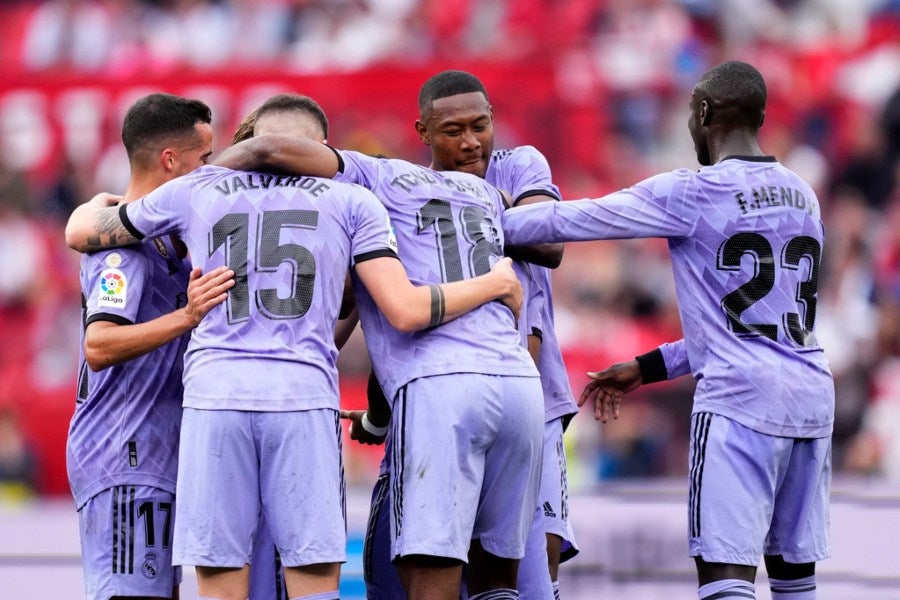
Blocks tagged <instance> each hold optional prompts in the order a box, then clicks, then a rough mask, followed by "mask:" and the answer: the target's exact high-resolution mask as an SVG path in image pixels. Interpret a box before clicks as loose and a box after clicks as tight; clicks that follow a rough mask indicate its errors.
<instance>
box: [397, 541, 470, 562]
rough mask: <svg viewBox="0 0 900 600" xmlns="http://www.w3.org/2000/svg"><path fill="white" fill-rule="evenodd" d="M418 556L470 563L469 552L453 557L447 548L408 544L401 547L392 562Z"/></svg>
mask: <svg viewBox="0 0 900 600" xmlns="http://www.w3.org/2000/svg"><path fill="white" fill-rule="evenodd" d="M416 554H420V555H422V556H433V557H436V558H451V559H455V560H459V561H462V562H463V563H468V562H469V556H468V554H469V553H468V551H466V552H464V553H457V554H455V555H451V554H450V553H449V552H448V551H447V546H440V547H435V546H429V547H427V548H426V547H416V546H414V545H411V544H407V546H406V547H401V548H399V549H397V550H395V551H394V557H393V558H392V559H391V562H394V561H396V560H397V559H398V558H403V557H404V556H413V555H416Z"/></svg>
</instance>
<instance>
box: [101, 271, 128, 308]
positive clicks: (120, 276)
mask: <svg viewBox="0 0 900 600" xmlns="http://www.w3.org/2000/svg"><path fill="white" fill-rule="evenodd" d="M107 260H108V259H107ZM127 292H128V279H127V278H126V277H125V273H123V272H122V271H120V270H119V269H105V270H104V271H103V272H102V273H101V274H100V289H99V297H98V298H97V306H110V307H113V308H125V302H126V301H127Z"/></svg>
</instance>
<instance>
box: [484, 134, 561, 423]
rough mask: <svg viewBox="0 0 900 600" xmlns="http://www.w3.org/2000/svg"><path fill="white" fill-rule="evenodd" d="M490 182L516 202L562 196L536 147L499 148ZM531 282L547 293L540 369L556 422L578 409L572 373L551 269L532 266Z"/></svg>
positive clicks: (548, 406) (493, 157)
mask: <svg viewBox="0 0 900 600" xmlns="http://www.w3.org/2000/svg"><path fill="white" fill-rule="evenodd" d="M484 178H485V179H486V180H487V181H488V182H489V183H492V184H493V185H495V186H497V187H498V188H500V189H503V190H506V191H508V192H509V193H510V194H511V195H512V197H513V204H514V205H515V204H518V202H519V201H521V200H523V199H525V198H527V197H529V196H534V195H537V194H542V195H546V196H550V197H552V198H557V199H559V198H560V194H559V189H558V188H557V187H556V185H554V184H553V181H552V178H551V175H550V165H549V164H547V159H546V158H544V155H543V154H541V153H540V152H538V150H537V149H536V148H534V147H533V146H519V147H517V148H505V149H502V150H495V151H494V153H493V154H492V155H491V161H490V163H488V169H487V173H486V174H485V177H484ZM530 273H531V277H532V283H531V285H533V286H535V287H538V288H540V290H541V291H542V292H543V299H544V302H543V305H542V307H541V311H542V313H543V316H542V319H541V321H542V328H541V334H542V335H541V353H540V359H539V361H538V371H540V373H541V386H542V387H543V389H544V412H545V415H544V418H545V419H546V420H547V421H552V420H553V419H556V418H558V417H562V416H564V415H571V414H574V413H577V412H578V406H577V405H576V404H575V398H574V397H573V395H572V386H571V383H570V381H569V373H568V371H567V370H566V364H565V362H564V361H563V356H562V350H561V349H560V347H559V341H558V340H557V339H556V329H555V326H554V317H553V295H552V289H551V285H550V269H548V268H546V267H541V266H538V265H531V269H530Z"/></svg>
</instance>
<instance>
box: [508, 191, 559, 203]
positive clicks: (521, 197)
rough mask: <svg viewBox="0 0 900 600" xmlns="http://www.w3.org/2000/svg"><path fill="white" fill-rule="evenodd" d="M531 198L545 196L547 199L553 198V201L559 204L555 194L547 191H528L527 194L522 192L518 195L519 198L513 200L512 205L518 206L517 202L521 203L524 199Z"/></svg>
mask: <svg viewBox="0 0 900 600" xmlns="http://www.w3.org/2000/svg"><path fill="white" fill-rule="evenodd" d="M532 196H547V197H548V198H553V199H554V200H556V201H557V202H559V198H557V197H556V195H555V194H551V193H550V192H548V191H547V190H529V191H527V192H522V193H521V194H519V196H518V197H517V198H516V199H515V200H513V203H512V205H513V206H518V205H519V202H521V201H522V200H524V199H525V198H530V197H532Z"/></svg>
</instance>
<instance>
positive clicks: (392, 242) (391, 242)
mask: <svg viewBox="0 0 900 600" xmlns="http://www.w3.org/2000/svg"><path fill="white" fill-rule="evenodd" d="M387 226H388V239H387V244H388V248H390V249H391V250H393V251H394V252H397V253H399V249H398V247H397V236H396V234H394V225H393V224H392V223H391V218H390V217H388V218H387Z"/></svg>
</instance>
